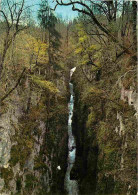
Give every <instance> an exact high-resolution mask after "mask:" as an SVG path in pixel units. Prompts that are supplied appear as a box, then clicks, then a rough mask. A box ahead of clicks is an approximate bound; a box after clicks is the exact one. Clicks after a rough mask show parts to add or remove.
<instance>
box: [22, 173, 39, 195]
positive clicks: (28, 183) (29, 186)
mask: <svg viewBox="0 0 138 195" xmlns="http://www.w3.org/2000/svg"><path fill="white" fill-rule="evenodd" d="M36 183H37V178H36V177H35V176H34V175H33V174H28V175H26V180H25V189H26V190H28V191H30V190H33V189H34V187H35V186H36Z"/></svg>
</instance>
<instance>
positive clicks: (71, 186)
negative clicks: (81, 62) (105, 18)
mask: <svg viewBox="0 0 138 195" xmlns="http://www.w3.org/2000/svg"><path fill="white" fill-rule="evenodd" d="M75 70H76V67H75V68H73V69H71V71H70V78H71V77H72V75H73V72H74V71H75ZM69 87H70V94H71V96H70V102H69V106H68V108H69V119H68V136H69V140H68V150H69V153H68V168H67V172H66V175H65V183H64V184H65V189H66V191H67V193H68V194H69V195H78V184H77V181H76V180H70V172H71V169H72V167H73V165H74V163H75V157H76V143H75V139H74V136H73V134H72V117H73V108H74V97H73V95H74V94H73V84H72V83H69Z"/></svg>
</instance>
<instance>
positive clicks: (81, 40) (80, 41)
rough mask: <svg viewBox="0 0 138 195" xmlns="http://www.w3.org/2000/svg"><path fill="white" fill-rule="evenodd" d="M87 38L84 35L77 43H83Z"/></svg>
mask: <svg viewBox="0 0 138 195" xmlns="http://www.w3.org/2000/svg"><path fill="white" fill-rule="evenodd" d="M87 39H88V37H87V36H86V35H84V36H83V37H80V38H79V43H84V42H85V41H87Z"/></svg>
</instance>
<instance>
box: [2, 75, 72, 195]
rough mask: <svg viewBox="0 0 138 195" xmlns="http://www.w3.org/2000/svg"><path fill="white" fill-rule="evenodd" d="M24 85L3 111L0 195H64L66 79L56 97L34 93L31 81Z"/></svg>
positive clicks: (14, 93) (25, 79)
mask: <svg viewBox="0 0 138 195" xmlns="http://www.w3.org/2000/svg"><path fill="white" fill-rule="evenodd" d="M22 82H23V85H22V86H18V88H17V89H16V90H14V92H13V94H12V95H11V96H10V97H9V98H7V100H6V101H5V102H4V103H3V104H2V105H1V108H0V111H1V112H0V194H1V195H12V194H14V195H15V194H18V195H28V194H30V195H31V194H32V195H37V194H41V195H43V194H47V193H49V192H52V193H54V191H56V192H59V193H64V189H63V186H64V185H63V183H64V176H65V172H66V157H67V119H68V113H67V100H66V85H65V78H64V77H63V76H62V78H61V80H60V79H59V80H58V82H57V83H58V85H59V83H60V85H59V86H57V87H59V88H61V85H62V90H61V91H60V94H59V95H58V96H57V97H56V96H55V95H53V94H50V92H49V91H45V90H41V91H38V89H37V88H36V89H32V88H31V86H30V81H29V80H28V78H24V81H22ZM63 94H64V95H63ZM54 107H55V108H56V109H55V110H54V111H53V108H54ZM58 165H60V167H61V170H60V173H59V170H57V166H58Z"/></svg>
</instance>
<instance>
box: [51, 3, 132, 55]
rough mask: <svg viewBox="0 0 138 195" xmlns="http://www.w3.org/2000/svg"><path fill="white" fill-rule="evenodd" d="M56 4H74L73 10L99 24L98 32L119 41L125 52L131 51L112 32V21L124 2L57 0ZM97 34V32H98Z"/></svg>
mask: <svg viewBox="0 0 138 195" xmlns="http://www.w3.org/2000/svg"><path fill="white" fill-rule="evenodd" d="M55 2H56V5H55V8H54V9H56V7H57V6H58V5H60V6H70V5H71V6H72V10H73V11H77V12H79V13H82V14H84V15H85V16H88V17H89V19H90V20H91V22H92V23H93V24H94V25H96V26H97V28H98V29H99V30H98V31H99V32H98V34H99V35H100V34H102V36H103V35H106V36H107V37H108V38H109V39H110V40H112V41H113V42H115V43H117V45H118V46H119V47H120V48H121V49H123V50H124V51H125V53H130V51H129V48H130V47H128V48H126V47H125V46H124V44H122V43H120V41H119V40H118V38H117V37H116V35H114V33H112V31H111V28H110V25H111V24H112V22H116V20H117V11H118V9H120V7H121V6H122V2H121V1H120V0H119V1H117V0H110V1H100V2H97V1H93V0H89V1H83V0H74V1H73V0H68V1H64V0H55ZM94 6H96V8H97V10H99V13H100V14H101V16H103V17H104V19H103V20H101V17H98V16H99V15H100V14H97V13H96V11H95V10H94ZM96 34H97V33H96Z"/></svg>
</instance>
